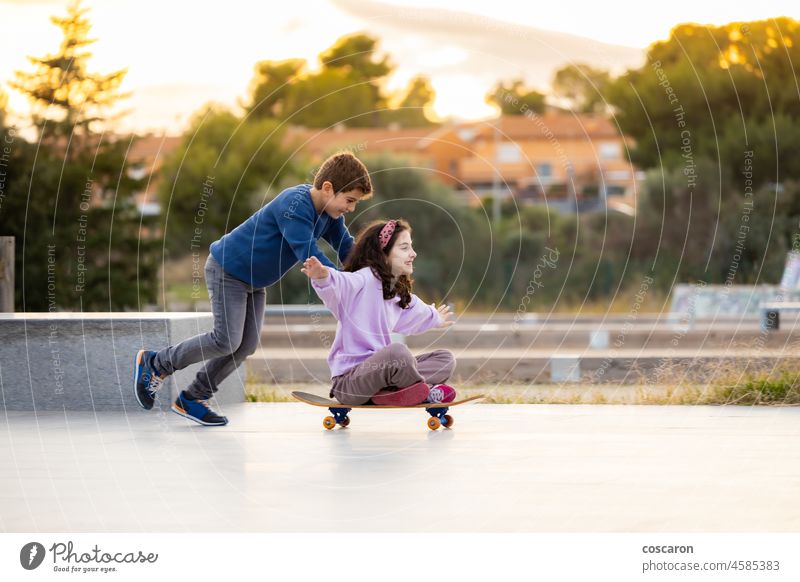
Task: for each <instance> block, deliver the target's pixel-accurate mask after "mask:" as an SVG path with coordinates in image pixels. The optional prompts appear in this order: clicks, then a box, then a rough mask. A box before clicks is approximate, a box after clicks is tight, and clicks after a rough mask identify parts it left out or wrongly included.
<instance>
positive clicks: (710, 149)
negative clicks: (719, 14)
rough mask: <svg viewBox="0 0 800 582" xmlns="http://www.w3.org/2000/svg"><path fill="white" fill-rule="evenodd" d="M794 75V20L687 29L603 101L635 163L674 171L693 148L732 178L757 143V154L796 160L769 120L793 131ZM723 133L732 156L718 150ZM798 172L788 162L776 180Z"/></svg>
mask: <svg viewBox="0 0 800 582" xmlns="http://www.w3.org/2000/svg"><path fill="white" fill-rule="evenodd" d="M799 74H800V22H797V21H795V20H792V19H790V18H775V19H770V20H764V21H759V22H749V23H731V24H727V25H724V26H719V27H713V26H700V25H696V24H685V25H681V26H678V27H676V28H675V29H673V31H672V33H671V35H670V38H669V39H668V40H667V41H663V42H658V43H655V44H653V45H651V47H650V48H649V49H648V53H647V62H646V64H645V65H643V66H642V67H640V68H638V69H632V70H629V71H627V72H626V73H625V74H624V75H622V76H621V77H619V78H618V79H616V80H615V81H613V82H612V83H611V84H610V85H609V88H608V91H607V96H608V100H609V102H610V103H611V104H612V105H613V106H614V108H615V110H616V119H617V121H618V123H619V124H620V127H621V129H622V130H623V132H625V133H626V134H627V135H630V136H631V137H633V138H634V140H635V144H636V145H635V147H634V149H633V150H632V160H633V161H634V162H635V163H636V164H638V165H640V166H642V167H646V168H652V167H657V166H659V165H661V164H664V165H666V166H669V167H678V166H680V165H682V164H683V163H684V162H685V160H686V159H687V158H686V155H689V151H688V150H689V149H691V155H692V156H694V157H695V158H699V157H706V158H708V159H712V160H713V159H720V162H721V165H722V167H723V170H724V171H725V172H728V173H731V172H735V169H736V168H737V167H739V166H740V165H741V158H742V157H743V152H744V151H745V150H747V149H748V148H751V147H755V146H759V148H758V149H759V153H758V155H762V154H763V155H773V156H774V154H770V153H769V151H768V150H770V149H773V150H774V149H775V144H777V147H778V154H777V155H778V158H781V159H786V160H788V159H791V158H792V157H796V156H793V154H792V151H793V148H795V147H796V142H795V140H793V139H791V136H790V135H789V136H787V135H785V134H784V135H782V136H781V137H783V138H786V137H789V139H784V141H777V138H778V131H781V130H777V129H773V119H777V118H778V117H783V118H784V120H783V121H781V123H780V124H781V125H782V126H783V127H784V128H785V127H786V126H787V125H788V126H791V125H794V127H796V126H797V121H798V119H799V118H800V100H798V98H797V88H796V86H795V84H794V83H787V82H786V80H787V79H794V78H796V77H797V76H798V75H799ZM748 127H760V128H762V129H761V130H757V131H755V132H747V131H746V129H747V128H748ZM765 133H766V134H768V135H765ZM789 133H791V132H789ZM721 136H722V138H723V141H727V142H728V144H730V143H732V142H736V143H737V144H738V145H737V147H736V148H735V150H736V151H735V152H730V151H726V149H725V148H720V147H719V144H720V137H721ZM751 140H753V141H751ZM682 148H684V149H686V150H687V151H684V149H682ZM794 151H796V150H794ZM764 167H765V164H761V168H764ZM798 172H800V167H798V165H797V164H787V165H786V166H784V167H783V168H782V170H781V176H780V177H779V178H780V179H782V178H797V177H798V175H799V174H798ZM773 179H775V177H774V176H773Z"/></svg>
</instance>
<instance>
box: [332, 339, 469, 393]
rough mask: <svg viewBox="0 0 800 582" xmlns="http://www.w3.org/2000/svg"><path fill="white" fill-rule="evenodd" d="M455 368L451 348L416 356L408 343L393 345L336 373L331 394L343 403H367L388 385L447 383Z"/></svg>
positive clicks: (404, 385) (400, 386)
mask: <svg viewBox="0 0 800 582" xmlns="http://www.w3.org/2000/svg"><path fill="white" fill-rule="evenodd" d="M455 367H456V360H455V358H454V357H453V354H452V352H450V351H448V350H435V351H433V352H429V353H427V354H421V355H419V356H416V357H414V355H413V354H412V353H411V350H409V349H408V347H406V345H405V344H390V345H388V346H386V347H385V348H383V349H382V350H379V351H377V352H375V353H374V354H372V355H371V356H370V357H369V358H367V359H366V360H364V361H363V362H361V363H360V364H358V365H357V366H353V367H352V368H350V369H349V370H347V372H345V373H344V374H342V375H341V376H335V377H334V378H333V390H331V396H333V397H335V398H336V399H337V400H338V401H339V402H341V403H342V404H351V405H354V406H355V405H358V404H365V403H366V402H367V401H369V399H370V398H372V397H373V396H375V394H377V393H378V392H380V391H381V390H383V389H384V388H391V387H397V388H405V387H407V386H411V385H412V384H416V383H417V382H425V383H427V384H442V383H444V382H447V380H448V378H450V376H452V374H453V370H455Z"/></svg>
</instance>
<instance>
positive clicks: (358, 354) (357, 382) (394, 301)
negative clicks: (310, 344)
mask: <svg viewBox="0 0 800 582" xmlns="http://www.w3.org/2000/svg"><path fill="white" fill-rule="evenodd" d="M416 256H417V253H415V252H414V249H413V248H412V246H411V227H410V226H409V225H408V223H407V222H406V221H405V220H403V219H399V220H390V221H388V222H384V221H377V222H373V223H372V224H369V225H368V226H367V227H366V228H364V229H363V230H362V231H361V233H360V234H359V235H358V237H357V239H356V242H355V245H354V246H353V249H352V250H351V251H350V254H349V256H348V258H347V260H346V261H345V265H344V268H343V270H342V271H336V270H334V269H328V268H327V267H325V266H324V265H322V263H320V262H319V260H318V259H317V258H316V257H313V256H312V257H309V258H308V259H307V260H306V261H305V262H304V263H303V268H302V269H301V270H302V272H303V273H305V274H306V275H307V276H308V277H309V278H310V279H311V285H312V286H313V287H314V290H315V291H316V292H317V295H319V297H320V298H321V299H322V301H323V302H324V303H325V305H326V306H327V307H328V309H330V310H331V312H332V313H333V315H334V316H335V317H336V319H337V321H338V322H339V323H338V326H337V328H336V338H335V339H334V341H333V346H332V347H331V352H330V354H329V355H328V365H329V366H330V368H331V377H332V381H333V389H332V390H331V397H335V398H336V399H337V400H338V401H339V402H341V403H342V404H349V405H358V404H366V403H367V402H369V401H370V400H371V401H372V403H373V404H379V405H395V406H411V405H414V404H420V403H422V402H426V401H427V402H436V403H441V402H452V401H453V400H455V397H456V391H455V390H454V389H453V388H452V387H450V386H448V385H447V384H444V382H446V381H447V379H448V378H450V376H451V374H452V373H453V369H454V368H455V359H454V358H453V354H452V353H451V352H449V351H448V350H436V351H433V352H430V353H427V354H422V355H420V356H417V357H414V356H413V355H412V354H411V351H410V350H409V349H408V348H407V347H406V346H405V345H404V344H401V343H392V342H391V333H392V332H399V333H403V334H407V335H413V334H418V333H422V332H424V331H427V330H429V329H433V328H445V327H450V326H451V325H453V323H454V322H452V321H449V320H448V317H449V316H450V315H452V312H451V311H450V308H449V307H447V306H445V305H442V306H440V307H438V308H437V307H436V306H435V305H426V304H425V303H423V302H422V300H420V298H419V297H417V296H416V295H414V294H413V293H411V287H412V284H413V280H412V279H411V273H412V272H413V263H414V259H415V258H416Z"/></svg>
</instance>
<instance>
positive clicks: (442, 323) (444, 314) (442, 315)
mask: <svg viewBox="0 0 800 582" xmlns="http://www.w3.org/2000/svg"><path fill="white" fill-rule="evenodd" d="M433 306H434V307H436V304H435V303H434V304H433ZM436 311H438V312H439V325H437V326H436V327H437V329H438V328H443V327H450V326H451V325H453V324H454V323H455V321H450V320H448V318H449V317H450V316H451V315H453V312H452V311H450V306H449V305H440V306H439V307H436Z"/></svg>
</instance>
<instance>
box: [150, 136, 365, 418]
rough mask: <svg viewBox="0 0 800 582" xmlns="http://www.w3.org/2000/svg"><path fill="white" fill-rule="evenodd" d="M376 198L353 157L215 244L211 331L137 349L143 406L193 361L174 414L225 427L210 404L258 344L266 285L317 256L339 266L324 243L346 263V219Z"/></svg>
mask: <svg viewBox="0 0 800 582" xmlns="http://www.w3.org/2000/svg"><path fill="white" fill-rule="evenodd" d="M371 196H372V182H371V181H370V178H369V173H368V172H367V168H366V167H365V166H364V164H363V163H362V162H361V161H360V160H359V159H358V158H356V157H355V156H354V155H353V154H351V153H349V152H342V153H338V154H335V155H333V156H331V157H330V158H328V159H327V160H325V162H323V164H322V166H321V167H320V168H319V170H318V171H317V174H316V175H315V176H314V183H313V185H312V184H301V185H299V186H294V187H293V188H288V189H286V190H284V191H283V192H281V193H280V194H278V195H277V196H276V197H275V198H274V199H273V200H272V201H270V202H269V204H267V205H266V206H264V207H263V208H261V209H260V210H259V211H257V212H256V213H255V214H253V215H252V216H251V217H250V218H248V219H247V220H246V221H245V222H243V223H242V224H240V225H239V226H238V227H236V228H235V229H234V230H232V231H231V232H230V233H228V234H226V235H225V236H223V237H222V238H221V239H219V240H218V241H215V242H213V243H211V247H210V250H211V254H210V255H209V257H208V260H207V261H206V266H205V277H206V286H207V287H208V296H209V299H210V300H211V310H212V312H213V313H214V329H213V330H212V331H210V332H208V333H204V334H200V335H197V336H195V337H192V338H189V339H187V340H185V341H183V342H181V343H179V344H177V345H175V346H170V347H168V348H164V349H163V350H161V351H158V352H156V351H149V350H139V352H138V353H137V354H136V360H135V362H134V392H135V395H136V400H137V401H138V402H139V404H140V405H141V406H142V407H143V408H144V409H145V410H150V409H151V408H153V402H154V400H155V397H156V393H157V392H158V390H159V388H160V387H161V384H162V383H163V381H164V379H165V378H166V377H167V376H168V375H170V374H172V373H173V372H175V371H176V370H182V369H183V368H186V367H187V366H189V365H190V364H194V363H196V362H201V361H204V360H208V361H206V364H205V366H204V367H203V368H202V369H201V370H200V371H199V372H198V373H197V376H196V377H195V379H194V380H193V381H192V383H191V384H190V385H189V386H188V387H187V389H186V390H183V391H182V392H181V393H180V394H179V395H178V398H177V399H176V400H175V402H174V403H173V405H172V410H173V412H175V413H176V414H179V415H181V416H184V417H186V418H189V419H191V420H194V421H195V422H197V423H199V424H202V425H204V426H223V425H225V424H227V423H228V419H227V418H225V417H224V416H220V415H218V414H217V413H216V412H214V411H213V410H212V409H211V408H210V407H209V405H208V399H209V398H211V396H212V395H213V393H214V392H216V391H217V386H218V385H219V383H220V382H222V381H223V380H224V379H225V378H226V377H227V376H228V375H230V374H231V373H232V372H233V371H234V370H235V369H236V368H237V367H238V365H239V364H240V363H241V362H242V361H244V359H245V358H246V357H247V356H249V355H251V354H253V353H254V352H255V350H256V347H257V346H258V342H259V338H260V335H261V325H262V323H263V321H264V305H265V303H266V287H268V286H269V285H272V284H273V283H275V282H277V281H278V280H280V278H281V277H283V275H284V274H285V273H286V272H287V271H288V270H289V269H291V268H292V267H293V266H295V265H296V264H297V263H298V262H303V261H305V260H306V259H308V258H309V257H311V256H314V257H317V258H318V259H319V260H320V261H321V262H322V263H323V264H325V265H326V266H327V267H330V268H333V269H335V268H336V267H335V265H333V264H332V263H331V262H330V261H329V260H328V259H327V257H326V256H325V255H324V254H322V252H321V251H320V250H319V248H318V247H317V240H318V239H319V238H324V239H325V240H326V241H327V242H328V244H329V245H331V247H332V248H333V249H335V250H336V252H337V254H338V255H339V260H340V261H341V262H342V263H344V261H345V259H346V258H347V255H348V253H349V252H350V249H351V247H352V246H353V237H352V236H350V233H349V232H348V230H347V227H346V226H345V224H344V214H345V213H348V212H352V211H353V210H355V206H356V204H357V203H358V202H360V201H361V200H366V199H368V198H370V197H371Z"/></svg>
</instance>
